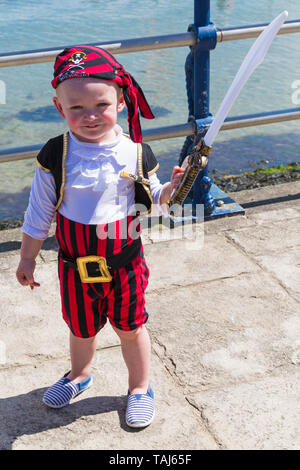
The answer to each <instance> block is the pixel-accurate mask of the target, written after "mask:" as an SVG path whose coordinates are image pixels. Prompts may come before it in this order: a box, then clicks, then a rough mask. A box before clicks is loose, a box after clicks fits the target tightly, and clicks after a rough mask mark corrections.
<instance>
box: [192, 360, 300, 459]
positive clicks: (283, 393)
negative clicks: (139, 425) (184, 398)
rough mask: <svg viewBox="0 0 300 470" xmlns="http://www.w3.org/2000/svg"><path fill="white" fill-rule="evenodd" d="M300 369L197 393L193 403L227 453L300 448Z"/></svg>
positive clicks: (293, 368)
mask: <svg viewBox="0 0 300 470" xmlns="http://www.w3.org/2000/svg"><path fill="white" fill-rule="evenodd" d="M299 389H300V370H299V366H295V367H291V368H289V369H288V370H281V371H280V372H279V373H277V374H275V375H274V376H273V377H266V378H263V379H261V380H259V381H255V382H254V383H240V384H239V385H237V386H234V387H222V389H219V390H210V391H209V392H200V393H196V394H195V395H194V396H193V397H192V398H191V402H192V403H193V404H194V406H196V407H198V408H199V410H201V414H202V417H203V418H204V419H205V420H206V425H207V427H208V428H209V429H210V431H211V432H212V434H214V436H215V439H216V440H217V442H218V443H219V445H220V447H221V448H224V449H227V450H299V449H300V429H299V421H300V394H299Z"/></svg>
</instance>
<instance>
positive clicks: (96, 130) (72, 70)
mask: <svg viewBox="0 0 300 470" xmlns="http://www.w3.org/2000/svg"><path fill="white" fill-rule="evenodd" d="M52 86H53V88H55V89H56V97H55V98H53V101H54V104H55V106H56V108H57V110H58V112H59V114H60V115H61V116H62V117H63V118H65V119H66V122H67V125H68V128H69V130H68V132H67V133H65V134H64V135H60V136H58V137H55V138H53V139H50V140H49V141H48V142H47V143H46V145H45V146H44V147H43V148H42V150H41V151H40V153H39V154H38V156H37V167H36V172H35V176H34V180H33V183H32V189H31V194H30V200H29V205H28V208H27V211H26V213H25V218H24V224H23V227H22V231H23V239H22V246H21V259H20V263H19V266H18V269H17V273H16V274H17V279H18V281H19V282H20V283H21V284H22V285H24V286H26V285H29V286H30V288H31V289H33V288H34V287H35V286H39V283H37V282H36V281H35V280H34V269H35V259H36V257H37V255H38V253H39V250H40V248H41V246H42V243H43V240H45V239H46V238H47V236H48V232H49V228H50V225H51V222H52V219H53V216H54V213H55V212H56V221H57V228H56V239H57V241H58V245H59V258H58V263H59V280H60V294H61V302H62V312H63V318H64V320H65V322H66V323H67V325H68V327H69V329H70V356H71V370H70V371H69V372H67V373H66V374H65V375H64V376H63V377H62V378H61V379H60V380H58V382H56V383H55V384H54V385H53V386H51V387H50V388H49V389H48V390H47V392H46V393H45V395H44V398H43V401H44V403H45V404H47V405H48V406H50V407H52V408H61V407H63V406H65V405H67V404H69V403H70V401H71V400H72V399H73V398H74V397H75V396H76V395H78V393H81V392H82V391H84V390H85V389H87V388H88V387H89V386H90V385H91V384H92V378H91V376H90V373H91V363H92V359H93V356H94V353H95V350H96V346H97V343H96V335H97V333H98V332H99V331H100V329H101V328H102V327H103V326H104V325H105V323H106V321H107V318H108V319H109V321H110V323H111V325H112V327H113V329H114V330H115V332H116V333H117V335H118V336H119V338H120V342H121V349H122V354H123V358H124V361H125V364H126V366H127V368H128V375H129V379H128V381H129V391H128V403H127V409H126V422H127V424H128V425H129V426H132V427H144V426H147V425H148V424H150V422H151V421H152V419H153V416H154V394H153V391H152V389H151V388H150V386H149V369H150V354H151V346H150V340H149V336H148V332H147V329H146V327H145V323H146V321H147V318H148V314H147V312H146V309H145V299H144V292H145V289H146V286H147V283H148V276H149V270H148V267H147V264H146V262H145V259H144V255H143V247H142V243H141V238H140V236H139V233H137V232H138V226H137V222H138V219H137V218H136V211H137V206H136V205H137V204H138V208H140V207H141V205H142V207H145V209H146V212H150V211H151V207H152V204H159V205H162V204H164V203H166V202H167V201H168V200H169V198H170V195H171V193H172V191H173V189H174V188H175V187H176V186H177V184H178V183H179V181H180V178H181V176H182V173H183V171H184V170H179V169H178V167H174V169H173V172H172V176H171V181H170V182H169V183H166V184H164V185H162V184H161V183H160V182H159V180H158V178H157V176H156V174H155V172H156V170H157V168H158V163H157V161H156V159H155V157H154V155H153V153H152V151H151V148H150V147H149V146H148V145H146V144H143V143H141V140H142V139H141V127H140V122H139V110H140V112H141V115H142V116H143V117H145V118H148V119H152V118H153V117H154V116H153V114H152V112H151V110H150V108H149V105H148V103H147V101H146V99H145V97H144V94H143V92H142V90H141V88H140V87H139V85H138V84H137V82H136V81H135V80H134V78H133V77H132V76H131V75H130V74H129V73H127V72H126V71H125V70H124V67H123V66H122V65H121V64H120V63H119V62H118V61H117V60H116V59H115V58H114V57H113V56H112V55H111V54H109V53H108V52H106V51H104V50H103V49H100V48H97V47H91V46H78V47H72V48H68V49H65V50H64V51H62V52H61V53H60V54H59V55H58V56H57V58H56V61H55V64H54V79H53V80H52ZM125 106H126V107H127V111H128V123H129V133H130V137H128V136H126V135H124V134H123V132H122V129H121V128H120V127H119V126H118V124H117V117H118V113H119V112H121V111H122V110H123V109H124V107H125Z"/></svg>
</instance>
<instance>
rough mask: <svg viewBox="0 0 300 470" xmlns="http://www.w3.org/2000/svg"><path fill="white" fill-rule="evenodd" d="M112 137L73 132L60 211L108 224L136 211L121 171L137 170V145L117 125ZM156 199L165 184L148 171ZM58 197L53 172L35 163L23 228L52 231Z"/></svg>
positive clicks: (42, 234)
mask: <svg viewBox="0 0 300 470" xmlns="http://www.w3.org/2000/svg"><path fill="white" fill-rule="evenodd" d="M115 130H116V133H117V136H116V139H115V140H114V141H113V142H108V143H104V144H98V143H87V142H81V141H79V140H78V139H77V138H76V137H75V136H74V135H73V134H72V132H71V131H69V135H70V138H69V146H68V155H67V159H66V183H65V189H64V195H63V200H62V203H61V205H60V207H59V212H60V213H61V214H62V215H63V216H65V217H67V218H68V219H71V220H74V221H76V222H80V223H82V224H96V225H97V224H106V223H109V222H114V221H116V220H119V219H122V218H125V217H127V215H129V214H131V213H133V208H134V197H135V186H134V182H133V181H132V180H130V179H128V178H124V177H122V176H120V172H121V171H122V170H125V171H126V172H128V173H132V174H137V146H136V144H135V143H134V142H132V141H131V140H130V139H128V138H127V137H126V136H124V135H123V133H122V129H121V128H120V126H116V128H115ZM149 180H150V193H151V197H152V199H153V204H154V205H156V206H158V205H159V199H160V194H161V190H162V187H163V185H162V184H161V183H160V181H159V179H158V178H157V176H156V174H152V175H150V176H149ZM56 202H57V197H56V188H55V181H54V177H53V175H52V173H48V172H45V171H43V170H42V169H40V168H39V167H36V170H35V175H34V178H33V182H32V187H31V192H30V198H29V205H28V207H27V210H26V212H25V216H24V224H23V226H22V228H21V230H22V231H23V232H25V233H27V234H28V235H30V236H31V237H32V238H36V239H39V240H45V239H46V238H47V236H48V233H49V229H50V226H51V222H52V220H53V216H54V213H55V205H56Z"/></svg>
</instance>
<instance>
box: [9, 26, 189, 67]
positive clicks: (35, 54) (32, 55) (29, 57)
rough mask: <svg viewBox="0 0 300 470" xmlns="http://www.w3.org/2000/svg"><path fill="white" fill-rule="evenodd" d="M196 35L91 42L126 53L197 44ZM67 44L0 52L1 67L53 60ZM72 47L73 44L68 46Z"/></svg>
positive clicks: (115, 51)
mask: <svg viewBox="0 0 300 470" xmlns="http://www.w3.org/2000/svg"><path fill="white" fill-rule="evenodd" d="M195 41H196V39H195V36H194V34H193V33H192V32H187V33H180V34H167V35H163V36H150V37H141V38H135V39H126V40H120V41H114V42H111V43H106V44H99V43H91V44H87V45H90V46H97V47H101V48H103V49H106V50H108V51H109V52H112V53H113V54H125V53H129V52H140V51H147V50H155V49H165V48H171V47H181V46H192V45H194V44H195ZM65 47H66V46H62V47H61V48H58V47H57V48H55V49H53V48H52V49H37V50H35V51H16V52H10V53H6V54H0V67H13V66H18V65H28V64H38V63H43V62H52V61H53V60H54V59H55V57H56V56H57V54H59V52H61V51H62V50H63V49H64V48H65ZM68 47H72V46H68Z"/></svg>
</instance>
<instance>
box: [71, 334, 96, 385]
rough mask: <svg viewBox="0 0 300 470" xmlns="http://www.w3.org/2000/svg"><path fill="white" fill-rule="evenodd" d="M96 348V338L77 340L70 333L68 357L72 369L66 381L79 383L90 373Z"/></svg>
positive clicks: (77, 338)
mask: <svg viewBox="0 0 300 470" xmlns="http://www.w3.org/2000/svg"><path fill="white" fill-rule="evenodd" d="M96 348H97V336H93V337H92V338H79V337H77V336H74V335H73V334H72V333H71V331H70V355H71V364H72V369H71V372H70V374H69V375H68V379H70V380H72V381H74V382H75V383H79V382H81V381H82V380H85V379H86V378H87V377H88V376H89V375H90V373H91V367H92V360H93V357H94V355H95V352H96Z"/></svg>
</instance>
